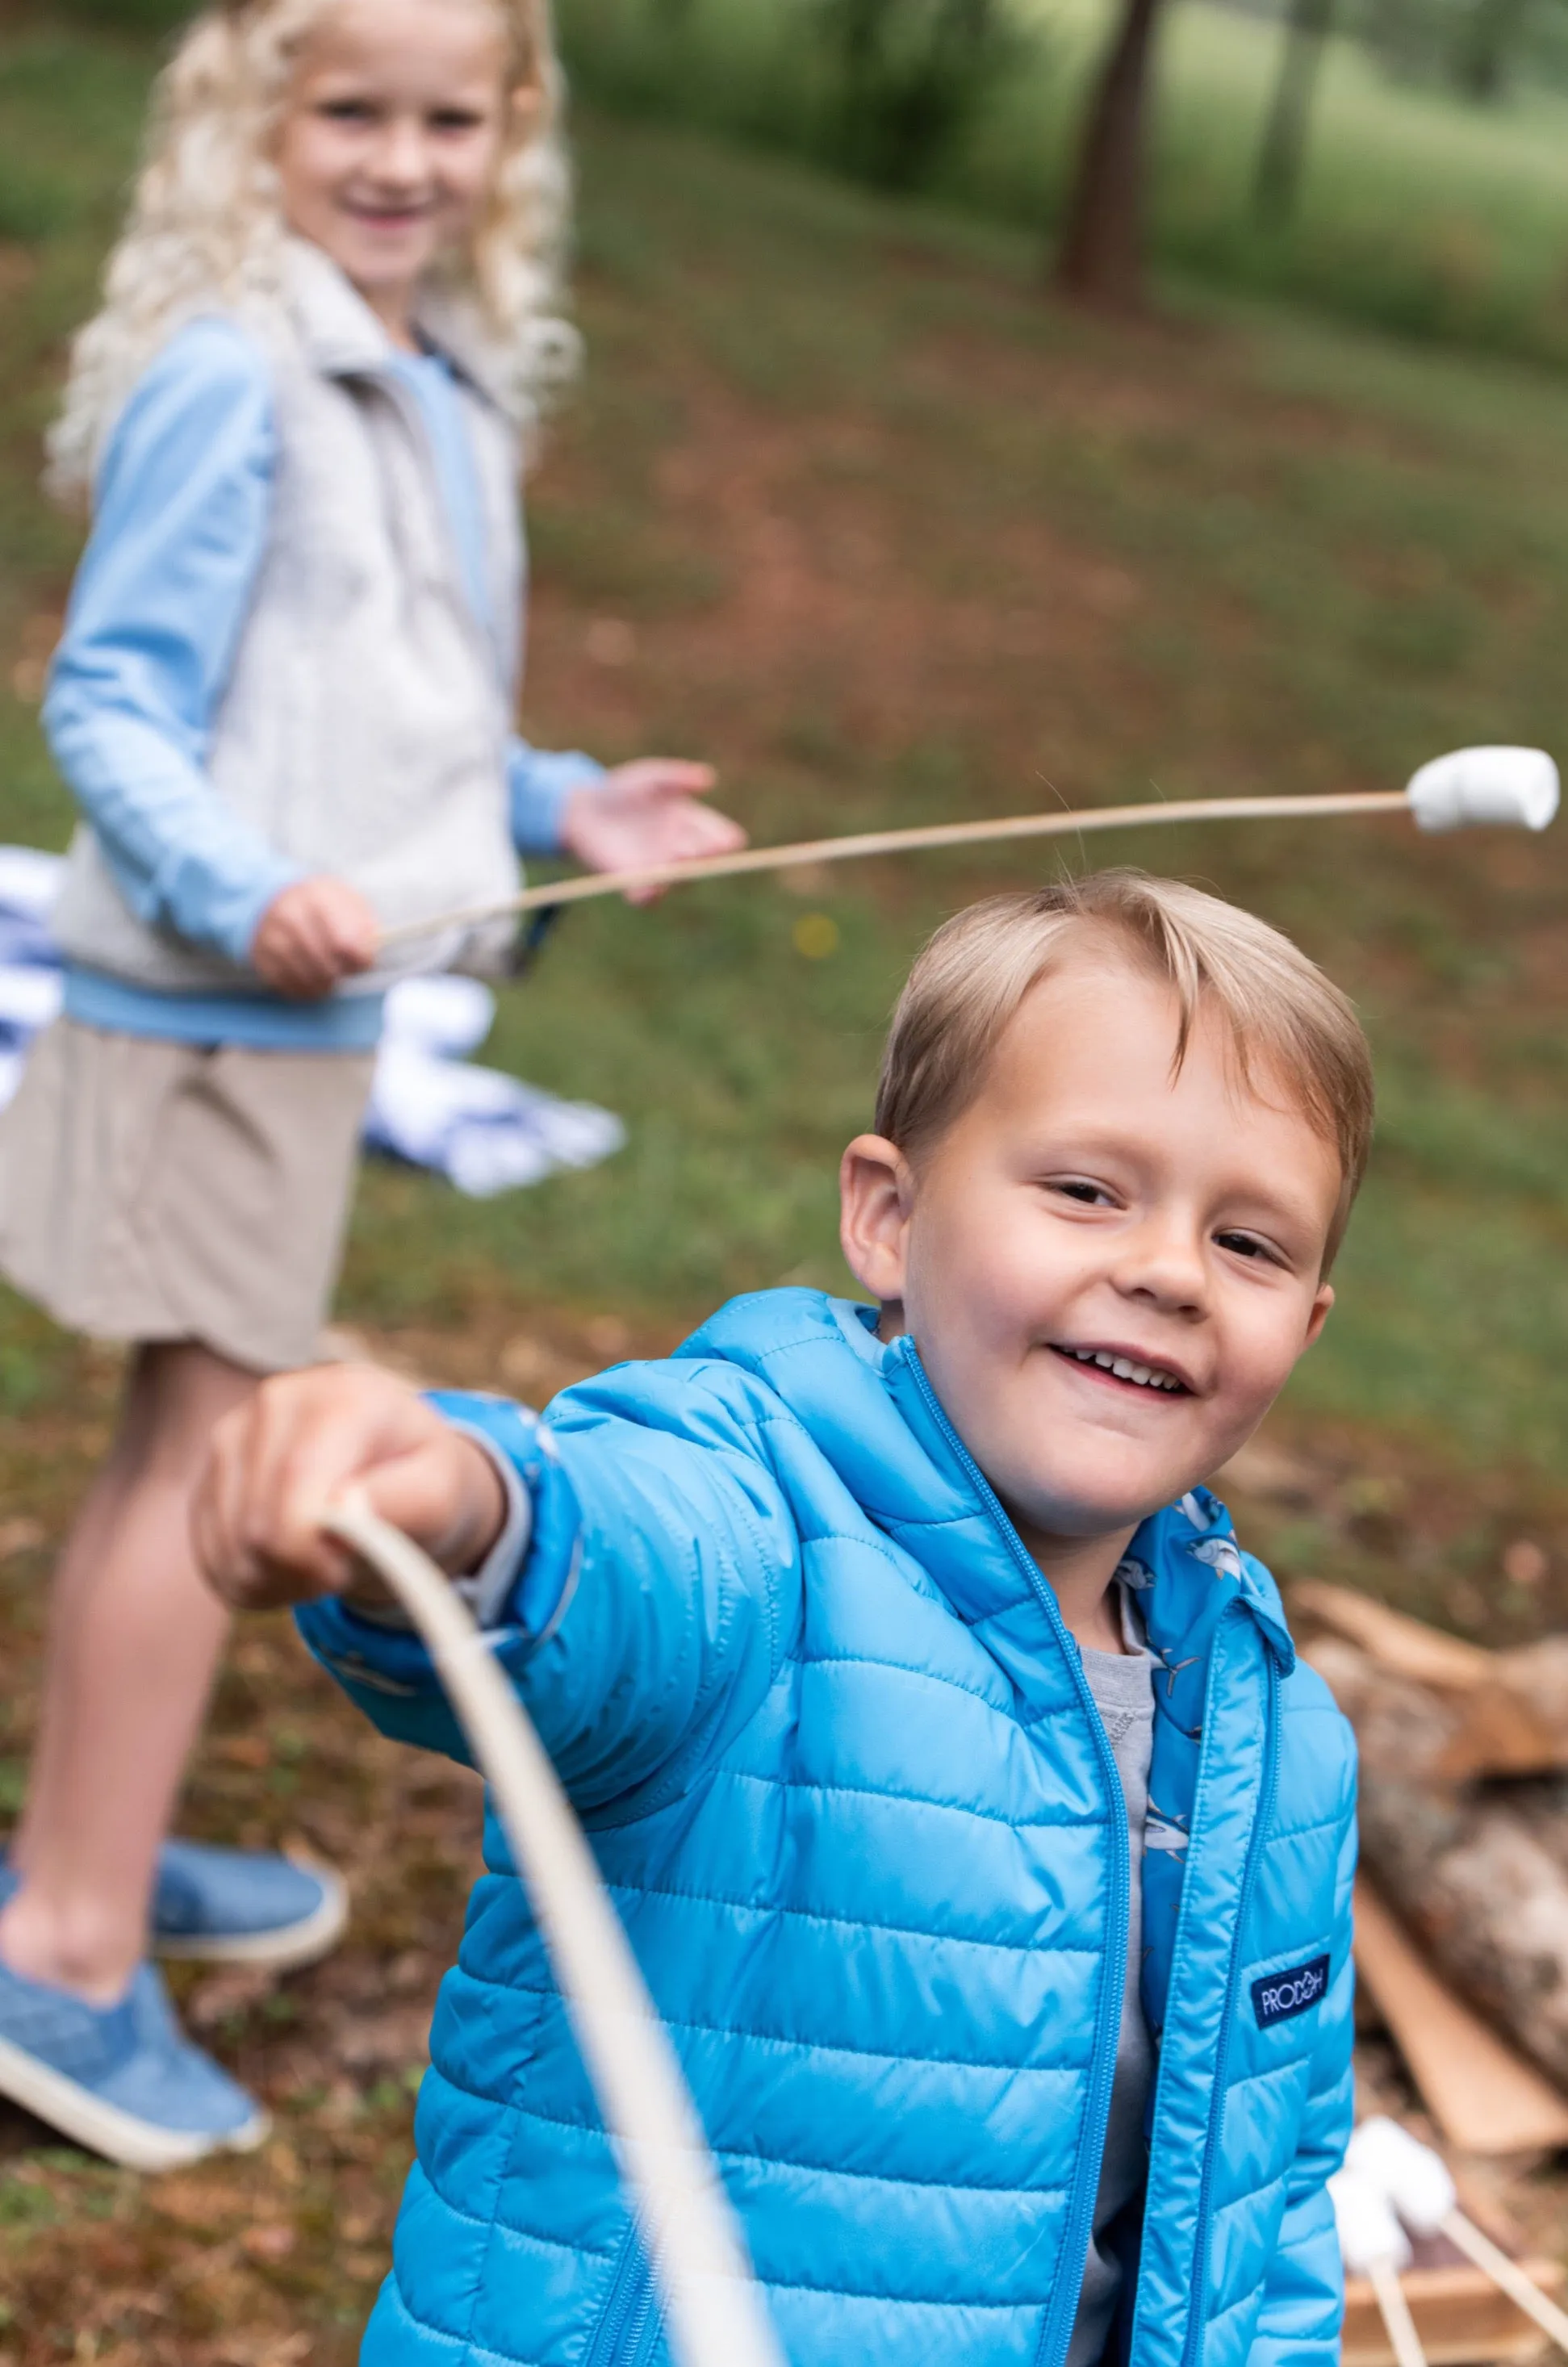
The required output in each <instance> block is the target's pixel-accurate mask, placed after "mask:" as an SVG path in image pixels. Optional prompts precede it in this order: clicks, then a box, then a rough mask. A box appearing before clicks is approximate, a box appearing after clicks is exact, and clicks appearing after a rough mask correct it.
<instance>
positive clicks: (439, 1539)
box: [191, 1365, 506, 1611]
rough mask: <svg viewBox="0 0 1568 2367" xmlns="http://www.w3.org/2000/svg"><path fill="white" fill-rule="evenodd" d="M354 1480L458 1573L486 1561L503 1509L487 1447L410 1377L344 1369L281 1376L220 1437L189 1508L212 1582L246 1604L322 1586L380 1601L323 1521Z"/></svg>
mask: <svg viewBox="0 0 1568 2367" xmlns="http://www.w3.org/2000/svg"><path fill="white" fill-rule="evenodd" d="M350 1487H358V1488H359V1489H362V1490H363V1492H364V1494H365V1496H366V1497H367V1499H368V1501H369V1503H370V1505H371V1508H372V1510H374V1511H375V1512H379V1513H380V1514H381V1516H382V1518H383V1519H384V1520H388V1521H390V1522H392V1523H394V1525H395V1526H396V1527H398V1528H400V1529H402V1530H403V1531H404V1532H405V1533H406V1534H407V1535H409V1536H411V1537H412V1538H413V1539H414V1540H415V1542H416V1543H417V1544H419V1545H422V1546H423V1547H424V1549H425V1551H426V1553H428V1554H429V1555H431V1556H432V1557H433V1558H434V1560H436V1561H438V1562H439V1563H440V1564H441V1566H442V1568H443V1569H447V1570H450V1571H452V1572H453V1573H455V1574H461V1573H462V1572H465V1571H468V1570H473V1569H478V1568H479V1564H480V1563H481V1562H482V1561H483V1559H484V1557H485V1555H486V1554H487V1553H488V1552H489V1551H490V1548H491V1546H492V1545H493V1544H494V1543H495V1540H496V1538H497V1537H498V1536H499V1535H500V1534H501V1531H502V1526H503V1524H504V1522H505V1518H506V1497H505V1490H504V1489H503V1488H502V1483H501V1478H500V1475H499V1474H498V1472H497V1471H496V1468H495V1467H494V1465H493V1464H492V1463H491V1459H490V1457H489V1455H486V1454H485V1452H484V1450H483V1448H482V1447H479V1446H477V1445H476V1444H474V1441H473V1440H472V1439H471V1438H467V1437H465V1436H464V1434H463V1433H462V1432H461V1431H458V1430H454V1429H453V1428H452V1426H451V1424H450V1423H449V1422H446V1421H443V1420H442V1418H441V1416H440V1415H439V1414H438V1413H436V1412H434V1410H432V1408H431V1407H429V1406H427V1405H426V1404H425V1402H424V1400H423V1398H421V1397H420V1396H418V1395H417V1393H416V1392H415V1391H414V1390H413V1389H411V1388H410V1387H408V1385H407V1383H406V1382H403V1381H400V1380H398V1379H396V1378H395V1377H394V1376H393V1375H391V1374H390V1373H378V1372H364V1371H355V1370H344V1367H343V1366H342V1365H325V1366H321V1367H320V1368H318V1369H317V1370H315V1371H313V1372H307V1373H285V1374H282V1375H280V1376H278V1378H276V1380H270V1381H266V1382H264V1384H263V1386H262V1387H260V1388H259V1389H258V1390H257V1391H256V1393H255V1395H254V1398H251V1399H248V1400H247V1402H246V1403H245V1404H244V1405H243V1406H241V1407H239V1408H238V1409H237V1410H236V1411H234V1412H233V1413H231V1414H229V1415H227V1416H226V1417H225V1419H224V1420H223V1421H220V1423H219V1425H218V1428H217V1430H216V1431H215V1432H214V1433H213V1438H212V1447H211V1451H210V1453H209V1457H208V1463H207V1468H206V1470H205V1472H204V1473H203V1475H202V1478H201V1481H200V1484H199V1485H198V1487H197V1493H196V1500H195V1503H194V1505H193V1508H192V1512H191V1537H192V1541H193V1543H194V1545H195V1547H196V1557H197V1562H198V1564H199V1566H200V1568H201V1569H202V1571H203V1573H204V1575H205V1576H206V1578H207V1580H208V1583H209V1585H210V1586H211V1587H212V1588H213V1589H214V1590H215V1591H216V1592H217V1593H219V1594H220V1595H221V1596H222V1598H223V1600H224V1602H225V1603H230V1604H231V1605H232V1607H233V1608H234V1609H235V1610H236V1611H258V1610H269V1609H272V1608H273V1607H275V1606H276V1604H278V1603H304V1602H309V1601H310V1598H311V1597H312V1596H313V1595H318V1594H342V1593H348V1594H351V1595H352V1594H354V1593H355V1592H357V1593H360V1594H362V1595H363V1596H364V1597H365V1598H366V1599H367V1600H372V1599H373V1600H377V1601H381V1602H384V1601H385V1600H386V1596H385V1591H384V1590H383V1589H382V1587H381V1585H380V1583H379V1581H378V1580H375V1579H374V1578H373V1577H371V1576H370V1574H369V1573H367V1571H366V1570H365V1569H364V1566H363V1565H362V1564H361V1563H360V1562H359V1561H357V1560H356V1559H355V1556H354V1554H353V1553H352V1552H351V1551H350V1549H349V1547H348V1546H345V1545H343V1544H342V1543H340V1542H339V1540H338V1539H337V1538H335V1537H332V1536H328V1535H326V1533H325V1532H324V1531H323V1530H322V1528H321V1525H320V1523H321V1514H322V1513H323V1512H326V1511H327V1510H329V1509H330V1507H331V1506H333V1504H335V1503H336V1502H337V1501H339V1499H340V1498H341V1497H342V1495H343V1494H344V1489H347V1488H350Z"/></svg>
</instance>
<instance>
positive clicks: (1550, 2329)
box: [1345, 2113, 1568, 2351]
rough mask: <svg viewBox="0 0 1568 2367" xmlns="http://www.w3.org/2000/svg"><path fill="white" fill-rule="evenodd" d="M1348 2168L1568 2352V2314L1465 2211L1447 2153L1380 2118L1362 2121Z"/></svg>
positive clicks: (1407, 2221) (1416, 2229) (1416, 2231)
mask: <svg viewBox="0 0 1568 2367" xmlns="http://www.w3.org/2000/svg"><path fill="white" fill-rule="evenodd" d="M1345 2162H1346V2168H1347V2169H1348V2171H1349V2172H1350V2173H1351V2174H1352V2175H1353V2176H1354V2177H1355V2178H1357V2179H1358V2180H1359V2181H1360V2182H1361V2183H1362V2184H1364V2185H1368V2186H1372V2187H1375V2188H1376V2189H1377V2190H1378V2191H1379V2192H1380V2193H1381V2194H1382V2197H1383V2200H1384V2202H1385V2203H1387V2204H1388V2207H1389V2208H1390V2210H1392V2211H1394V2212H1396V2213H1397V2214H1398V2215H1399V2217H1400V2218H1401V2219H1402V2220H1403V2222H1404V2225H1405V2226H1406V2227H1408V2228H1409V2229H1410V2230H1411V2231H1412V2233H1413V2234H1415V2235H1417V2236H1446V2237H1448V2239H1449V2241H1450V2244H1452V2245H1453V2246H1454V2247H1455V2248H1456V2249H1457V2250H1459V2251H1461V2252H1463V2253H1464V2255H1465V2257H1466V2258H1467V2259H1471V2260H1473V2261H1474V2263H1475V2265H1476V2267H1477V2268H1478V2269H1480V2270H1481V2271H1482V2272H1483V2274H1484V2275H1486V2276H1489V2277H1490V2278H1491V2280H1492V2282H1493V2283H1494V2284H1495V2286H1496V2287H1497V2288H1498V2290H1499V2291H1500V2292H1502V2293H1506V2294H1507V2296H1508V2299H1509V2300H1510V2301H1511V2302H1512V2303H1513V2304H1514V2305H1515V2307H1516V2308H1517V2309H1520V2310H1522V2311H1523V2312H1524V2314H1525V2316H1527V2317H1529V2318H1531V2319H1533V2320H1534V2322H1535V2324H1536V2325H1537V2326H1539V2327H1540V2329H1541V2331H1542V2333H1543V2334H1549V2335H1550V2336H1551V2339H1552V2340H1553V2342H1555V2343H1556V2345H1557V2347H1558V2349H1559V2350H1564V2351H1568V2312H1564V2311H1563V2310H1561V2309H1559V2307H1558V2306H1557V2304H1556V2303H1555V2302H1554V2301H1551V2300H1549V2299H1548V2297H1547V2295H1546V2294H1545V2293H1542V2292H1541V2290H1540V2286H1539V2285H1536V2284H1533V2283H1532V2282H1530V2280H1529V2277H1527V2276H1526V2275H1525V2273H1524V2271H1523V2270H1522V2269H1521V2268H1520V2267H1519V2265H1518V2262H1517V2260H1511V2259H1509V2258H1508V2255H1507V2254H1506V2252H1505V2251H1502V2250H1500V2249H1499V2248H1498V2247H1497V2246H1496V2245H1495V2243H1494V2242H1493V2241H1492V2239H1491V2237H1489V2236H1485V2235H1483V2233H1482V2231H1481V2229H1480V2228H1479V2227H1478V2226H1477V2225H1475V2222H1474V2221H1473V2220H1472V2219H1470V2218H1467V2217H1466V2215H1465V2214H1464V2213H1463V2212H1462V2211H1461V2209H1460V2207H1459V2191H1458V2189H1457V2188H1456V2187H1455V2185H1454V2182H1453V2179H1452V2177H1451V2176H1450V2172H1449V2166H1448V2164H1447V2162H1445V2161H1444V2159H1443V2157H1442V2156H1441V2154H1439V2153H1435V2152H1434V2151H1433V2149H1432V2147H1431V2146H1424V2145H1423V2144H1422V2143H1421V2141H1420V2139H1419V2138H1418V2137H1413V2136H1412V2135H1411V2134H1410V2132H1409V2130H1408V2129H1405V2128H1401V2126H1400V2124H1399V2123H1398V2122H1397V2121H1391V2120H1388V2119H1386V2118H1385V2117H1384V2116H1383V2115H1382V2114H1381V2113H1379V2114H1377V2115H1375V2116H1374V2117H1373V2118H1371V2119H1370V2120H1365V2121H1362V2122H1361V2123H1360V2124H1359V2127H1358V2128H1357V2130H1356V2133H1355V2135H1354V2136H1352V2138H1351V2139H1350V2143H1349V2145H1348V2147H1347V2148H1346V2154H1345Z"/></svg>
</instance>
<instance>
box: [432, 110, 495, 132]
mask: <svg viewBox="0 0 1568 2367" xmlns="http://www.w3.org/2000/svg"><path fill="white" fill-rule="evenodd" d="M483 121H484V118H483V116H482V115H481V114H480V113H479V109H478V108H476V107H438V108H434V109H433V110H432V113H431V117H430V128H431V130H433V131H477V130H479V126H480V124H481V123H482V122H483Z"/></svg>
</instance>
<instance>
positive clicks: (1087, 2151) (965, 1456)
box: [909, 1353, 1133, 2367]
mask: <svg viewBox="0 0 1568 2367" xmlns="http://www.w3.org/2000/svg"><path fill="white" fill-rule="evenodd" d="M909 1369H910V1371H911V1372H912V1373H913V1374H914V1376H915V1379H916V1382H917V1384H918V1386H919V1391H920V1394H921V1396H922V1397H923V1398H924V1399H925V1401H926V1405H927V1407H928V1408H929V1410H930V1411H931V1418H932V1420H933V1421H935V1422H936V1424H937V1427H938V1428H939V1429H940V1431H941V1432H942V1436H943V1437H944V1438H945V1439H946V1441H947V1443H948V1444H949V1446H950V1447H951V1448H952V1449H953V1454H954V1455H956V1456H957V1457H958V1460H959V1463H960V1464H961V1466H962V1467H963V1468H964V1471H965V1473H966V1474H967V1475H968V1478H969V1479H970V1481H971V1483H972V1484H973V1486H974V1488H975V1490H976V1494H977V1495H978V1496H979V1499H980V1501H981V1503H982V1504H983V1505H984V1506H985V1508H986V1511H987V1514H988V1515H989V1517H990V1520H991V1522H992V1523H993V1525H994V1526H995V1528H996V1530H997V1532H998V1535H999V1536H1000V1537H1001V1540H1002V1542H1003V1544H1004V1545H1005V1546H1006V1547H1007V1549H1008V1551H1009V1553H1010V1555H1011V1556H1012V1558H1013V1560H1014V1561H1015V1562H1016V1563H1017V1564H1018V1567H1019V1569H1020V1570H1021V1572H1022V1574H1023V1576H1024V1577H1025V1578H1026V1579H1027V1580H1028V1581H1029V1583H1030V1585H1031V1587H1032V1589H1033V1591H1034V1593H1035V1596H1036V1597H1037V1599H1038V1601H1039V1603H1040V1606H1041V1608H1042V1610H1043V1612H1044V1614H1045V1617H1046V1620H1047V1622H1048V1624H1049V1625H1050V1628H1051V1632H1052V1634H1053V1636H1054V1637H1055V1639H1056V1641H1057V1643H1058V1644H1059V1645H1060V1646H1061V1648H1062V1655H1063V1658H1064V1659H1065V1660H1066V1665H1067V1668H1068V1670H1069V1672H1070V1673H1071V1675H1072V1678H1073V1682H1074V1683H1075V1685H1076V1686H1077V1693H1078V1699H1079V1702H1080V1704H1081V1705H1082V1707H1083V1709H1084V1711H1085V1713H1086V1715H1087V1716H1088V1718H1089V1730H1090V1732H1091V1733H1092V1735H1093V1737H1094V1747H1095V1750H1096V1752H1097V1753H1098V1756H1099V1759H1100V1780H1101V1783H1102V1784H1103V1786H1104V1789H1105V1793H1106V1797H1107V1800H1108V1802H1109V1803H1110V1805H1111V1811H1112V1813H1111V1945H1110V1947H1109V1949H1108V1950H1107V1952H1106V1960H1105V1968H1106V1976H1107V1977H1106V1980H1105V1982H1104V1984H1103V1986H1102V1988H1101V1989H1100V2013H1099V2018H1098V2021H1097V2022H1096V2026H1095V2037H1094V2067H1093V2075H1092V2078H1091V2082H1090V2090H1089V2132H1090V2135H1091V2137H1092V2143H1091V2144H1090V2145H1089V2146H1086V2147H1085V2148H1084V2149H1083V2150H1082V2152H1081V2153H1080V2154H1079V2157H1078V2169H1077V2180H1076V2181H1075V2184H1074V2191H1073V2201H1072V2208H1071V2210H1070V2212H1069V2214H1068V2217H1067V2224H1066V2228H1065V2229H1064V2231H1063V2236H1062V2248H1061V2252H1060V2254H1059V2256H1058V2263H1059V2264H1058V2267H1057V2271H1056V2280H1055V2293H1054V2294H1053V2296H1052V2301H1051V2305H1050V2308H1049V2310H1048V2311H1047V2313H1046V2319H1045V2324H1044V2327H1043V2329H1042V2331H1041V2336H1040V2341H1039V2345H1038V2347H1037V2349H1036V2351H1035V2361H1036V2367H1062V2361H1064V2360H1065V2358H1066V2353H1067V2346H1068V2344H1069V2343H1070V2342H1071V2340H1072V2329H1073V2319H1074V2317H1075V2316H1077V2303H1078V2294H1079V2291H1080V2289H1081V2284H1082V2276H1081V2270H1080V2274H1079V2277H1078V2279H1077V2281H1076V2282H1074V2281H1072V2278H1071V2271H1070V2267H1069V2265H1068V2264H1069V2263H1071V2262H1072V2261H1073V2260H1075V2259H1076V2260H1077V2261H1079V2262H1080V2263H1081V2262H1084V2261H1087V2259H1088V2258H1089V2236H1090V2233H1091V2231H1092V2228H1093V2224H1094V2199H1095V2196H1096V2194H1097V2193H1098V2191H1099V2188H1100V2162H1101V2160H1102V2158H1103V2157H1104V2153H1105V2131H1106V2125H1107V2123H1108V2122H1109V2120H1110V2118H1111V2086H1112V2083H1113V2081H1114V2079H1115V2077H1116V2044H1117V2039H1118V2036H1119V2034H1120V2032H1121V2027H1122V1998H1123V1995H1124V1993H1125V1990H1126V1987H1127V1912H1128V1904H1129V1897H1130V1894H1131V1889H1132V1878H1133V1877H1132V1865H1131V1862H1130V1850H1129V1843H1128V1839H1127V1818H1126V1814H1125V1795H1123V1793H1122V1778H1121V1776H1120V1775H1119V1774H1118V1773H1117V1771H1116V1760H1115V1754H1114V1753H1113V1752H1112V1750H1111V1744H1110V1741H1109V1739H1108V1738H1107V1736H1106V1732H1105V1727H1104V1726H1103V1725H1102V1723H1101V1721H1100V1712H1099V1710H1098V1709H1097V1708H1096V1707H1095V1701H1094V1695H1093V1694H1092V1693H1090V1691H1089V1680H1088V1678H1087V1677H1086V1676H1085V1675H1084V1672H1083V1661H1082V1659H1081V1658H1080V1657H1079V1654H1078V1651H1077V1647H1076V1645H1075V1644H1074V1642H1073V1639H1072V1637H1070V1636H1069V1635H1068V1633H1067V1630H1066V1626H1065V1625H1064V1624H1063V1620H1062V1614H1061V1611H1060V1610H1059V1608H1058V1607H1057V1603H1056V1598H1055V1594H1054V1593H1053V1592H1052V1591H1051V1588H1050V1587H1049V1585H1048V1584H1047V1583H1046V1580H1045V1579H1044V1578H1043V1576H1042V1574H1041V1571H1040V1569H1039V1568H1038V1566H1037V1564H1036V1563H1035V1561H1034V1558H1033V1557H1032V1555H1031V1554H1030V1553H1029V1552H1028V1550H1027V1549H1026V1547H1025V1546H1024V1543H1023V1539H1022V1538H1021V1536H1020V1535H1019V1534H1018V1532H1017V1530H1016V1529H1015V1528H1014V1527H1013V1524H1012V1523H1011V1522H1010V1520H1009V1518H1008V1516H1007V1513H1006V1512H1005V1511H1004V1510H1003V1508H1002V1505H1001V1502H1000V1501H999V1499H998V1495H997V1492H996V1490H995V1489H994V1488H993V1487H992V1486H991V1483H990V1481H989V1480H988V1479H987V1477H986V1475H985V1473H984V1472H983V1471H982V1470H981V1468H980V1467H979V1465H978V1464H977V1463H976V1460H975V1458H974V1456H973V1455H971V1454H970V1452H969V1449H968V1448H967V1447H966V1446H965V1445H964V1441H963V1440H962V1439H961V1438H960V1437H959V1435H958V1433H957V1432H956V1431H955V1430H954V1429H953V1424H952V1423H951V1422H950V1421H949V1420H948V1418H947V1415H946V1412H945V1411H944V1410H943V1408H942V1403H941V1401H940V1399H938V1397H937V1394H936V1392H935V1390H934V1389H933V1388H932V1387H931V1382H930V1380H929V1379H928V1378H927V1376H926V1371H925V1367H924V1365H922V1364H921V1363H920V1360H919V1356H918V1355H916V1354H913V1353H911V1354H910V1355H909ZM1118 1803H1121V1804H1122V1811H1123V1812H1122V1815H1121V1816H1117V1815H1116V1814H1115V1807H1116V1805H1117V1804H1118ZM1112 1974H1114V1976H1115V1977H1114V1979H1112V1978H1111V1975H1112ZM1064 2271H1066V2274H1064Z"/></svg>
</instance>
